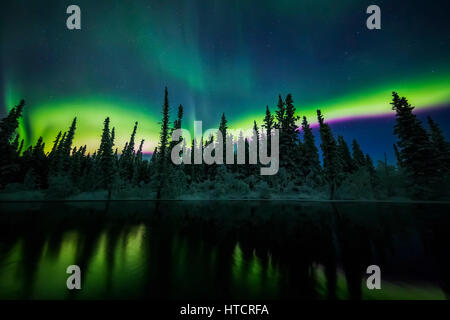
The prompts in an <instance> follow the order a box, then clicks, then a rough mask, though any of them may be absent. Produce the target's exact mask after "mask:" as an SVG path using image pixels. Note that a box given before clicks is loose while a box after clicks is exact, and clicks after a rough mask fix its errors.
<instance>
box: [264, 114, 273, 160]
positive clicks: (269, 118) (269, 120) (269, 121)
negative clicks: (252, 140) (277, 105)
mask: <svg viewBox="0 0 450 320" xmlns="http://www.w3.org/2000/svg"><path fill="white" fill-rule="evenodd" d="M262 127H263V128H264V129H266V130H265V139H266V140H267V155H268V156H270V155H271V147H272V146H271V138H270V137H271V135H272V129H273V128H274V127H275V121H274V116H273V114H272V113H271V112H270V110H269V106H266V116H265V117H264V124H263V125H262Z"/></svg>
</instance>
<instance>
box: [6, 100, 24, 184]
mask: <svg viewBox="0 0 450 320" xmlns="http://www.w3.org/2000/svg"><path fill="white" fill-rule="evenodd" d="M24 106H25V101H24V100H21V101H20V103H19V105H17V106H15V107H13V108H12V109H11V110H10V111H9V113H8V115H7V116H6V117H5V118H3V119H1V120H0V185H6V184H7V183H8V182H9V181H12V180H14V179H16V175H17V173H18V172H17V171H18V170H19V168H18V167H17V165H14V162H15V161H16V159H17V158H18V156H19V154H18V153H17V147H16V146H14V142H13V141H12V140H13V138H14V135H15V134H16V129H17V128H18V127H19V119H20V117H21V116H22V110H23V107H24Z"/></svg>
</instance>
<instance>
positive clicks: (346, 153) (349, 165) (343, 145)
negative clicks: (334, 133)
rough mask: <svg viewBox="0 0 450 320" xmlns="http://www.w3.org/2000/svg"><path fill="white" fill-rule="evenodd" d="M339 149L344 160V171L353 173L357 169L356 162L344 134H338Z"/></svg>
mask: <svg viewBox="0 0 450 320" xmlns="http://www.w3.org/2000/svg"><path fill="white" fill-rule="evenodd" d="M338 151H339V155H340V158H341V160H342V170H343V172H344V173H347V174H350V173H352V172H353V171H354V170H355V164H354V163H353V159H352V155H351V154H350V150H349V148H348V145H347V142H345V140H344V137H343V136H338Z"/></svg>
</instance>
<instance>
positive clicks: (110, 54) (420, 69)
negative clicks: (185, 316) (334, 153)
mask: <svg viewBox="0 0 450 320" xmlns="http://www.w3.org/2000/svg"><path fill="white" fill-rule="evenodd" d="M4 2H8V3H4ZM71 4H77V5H79V6H80V8H81V17H82V18H81V24H82V29H81V30H74V31H71V30H68V29H67V28H66V19H67V17H68V15H67V14H66V8H67V7H68V6H69V5H71ZM371 4H377V5H379V6H380V8H381V27H382V29H381V30H368V29H367V28H366V19H367V17H368V15H367V14H366V8H367V7H368V6H369V5H371ZM1 7H2V8H1V21H0V23H1V32H2V34H1V37H2V39H1V47H0V52H1V61H0V99H1V101H2V103H3V105H2V108H1V109H2V110H1V114H2V116H3V115H4V114H5V112H6V111H7V110H8V109H9V108H11V107H12V106H13V105H15V104H18V102H19V101H20V99H22V98H24V99H25V100H26V101H27V106H26V109H25V114H24V121H23V123H22V127H21V130H20V133H21V136H22V137H25V138H26V141H27V143H34V142H35V141H36V140H37V138H38V137H39V136H43V138H44V140H45V141H46V142H47V144H48V146H47V147H48V148H49V147H50V145H51V141H52V140H54V137H55V136H56V134H57V132H58V131H59V130H67V128H68V127H69V125H70V123H71V120H72V118H73V117H74V116H77V117H78V131H77V133H76V137H75V144H77V145H81V144H87V145H88V149H89V150H90V151H92V150H94V149H95V148H97V147H98V145H99V141H100V135H101V130H102V126H103V120H104V119H105V118H106V117H107V116H110V117H111V122H112V125H113V126H115V127H116V136H117V137H118V141H117V142H118V143H117V145H118V147H119V150H121V149H122V147H123V144H124V143H125V141H126V140H127V139H128V138H129V135H130V133H131V130H132V127H133V125H134V122H135V121H139V129H138V134H137V138H138V139H141V138H145V139H146V143H145V151H146V152H150V151H152V150H153V148H154V146H155V145H156V143H157V135H158V131H159V125H158V121H159V120H160V112H161V105H162V102H163V93H164V87H165V86H167V87H168V90H169V100H170V104H171V107H172V111H173V115H175V110H176V108H177V106H178V105H179V104H180V103H181V104H183V106H184V108H185V120H184V127H186V128H190V127H192V123H193V121H194V120H202V121H203V128H204V129H207V128H212V127H217V126H218V122H219V120H220V116H221V114H222V112H225V114H226V116H227V118H228V119H229V121H230V122H229V124H230V126H231V127H233V128H235V129H236V128H244V129H246V128H248V127H250V126H251V125H252V123H253V120H256V121H257V122H259V123H261V121H262V118H263V116H264V111H265V106H266V105H269V107H271V108H272V110H274V108H275V106H276V103H277V96H278V94H279V93H280V94H282V95H283V96H285V95H286V94H287V93H292V94H293V97H294V101H295V105H296V107H297V111H298V114H299V115H301V116H302V115H306V116H307V117H308V119H309V120H310V121H311V122H315V120H316V117H315V110H316V109H317V108H320V109H322V111H323V113H324V115H325V118H326V120H329V122H330V123H331V124H332V129H333V131H334V132H335V133H336V134H343V135H344V137H345V138H346V139H347V140H348V142H349V143H350V142H351V139H353V138H354V137H356V138H357V139H358V140H359V141H360V144H361V145H362V147H363V149H364V150H365V151H366V152H369V153H370V154H371V155H373V157H374V158H375V159H381V158H382V157H383V154H384V152H387V155H388V159H389V160H390V161H393V159H394V156H393V150H392V143H393V142H394V141H395V140H394V137H393V135H392V125H393V123H394V122H393V113H392V111H391V110H390V105H389V102H390V99H391V92H392V91H393V90H395V91H398V92H399V94H400V95H404V96H406V97H407V98H408V99H409V101H410V102H411V103H412V104H413V105H415V106H416V107H417V112H418V114H419V115H420V117H425V116H426V115H431V116H433V117H434V118H435V120H436V121H437V122H438V123H439V124H440V125H441V127H442V128H443V129H444V132H445V134H446V136H447V138H450V108H449V107H450V27H449V22H448V21H449V20H448V17H449V15H450V8H449V4H448V1H398V0H396V1H392V0H390V1H379V0H377V1H364V0H363V1H361V0H360V1H356V0H343V1H335V0H330V1H324V0H316V1H301V0H298V1H294V0H276V1H275V0H259V1H250V0H249V1H245V0H239V1H234V0H220V1H219V0H203V1H195V0H184V1H178V0H170V1H168V0H164V1H159V0H158V1H154V0H152V1H149V0H142V1H138V0H133V1H124V0H108V1H105V0H71V1H62V0H60V1H44V0H43V1H22V0H14V1H12V0H10V1H2V4H1Z"/></svg>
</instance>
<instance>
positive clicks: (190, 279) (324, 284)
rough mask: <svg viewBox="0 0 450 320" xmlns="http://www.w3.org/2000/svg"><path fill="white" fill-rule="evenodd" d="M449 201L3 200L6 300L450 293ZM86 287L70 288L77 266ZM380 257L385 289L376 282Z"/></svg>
mask: <svg viewBox="0 0 450 320" xmlns="http://www.w3.org/2000/svg"><path fill="white" fill-rule="evenodd" d="M448 211H449V205H448V204H420V203H415V204H400V203H328V202H322V203H321V202H296V201H288V202H282V201H231V202H230V201H198V202H195V201H184V202H183V201H178V202H176V201H170V202H161V203H156V202H143V201H136V202H133V201H124V202H120V201H118V202H111V203H109V204H107V203H105V202H53V203H48V202H47V203H45V202H42V203H40V202H34V203H0V212H1V213H0V224H1V230H0V298H1V299H136V298H138V299H141V298H143V299H215V298H227V299H230V298H231V299H446V298H448V297H449V292H450V257H449V252H450V218H449V217H448V215H447V212H448ZM72 264H76V265H78V266H80V268H81V271H82V289H81V290H79V291H76V290H73V291H69V290H68V289H67V288H66V279H67V277H68V275H67V274H66V268H67V266H69V265H72ZM372 264H376V265H379V266H380V268H381V272H382V289H381V290H368V289H367V287H366V278H367V275H366V268H367V266H369V265H372Z"/></svg>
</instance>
